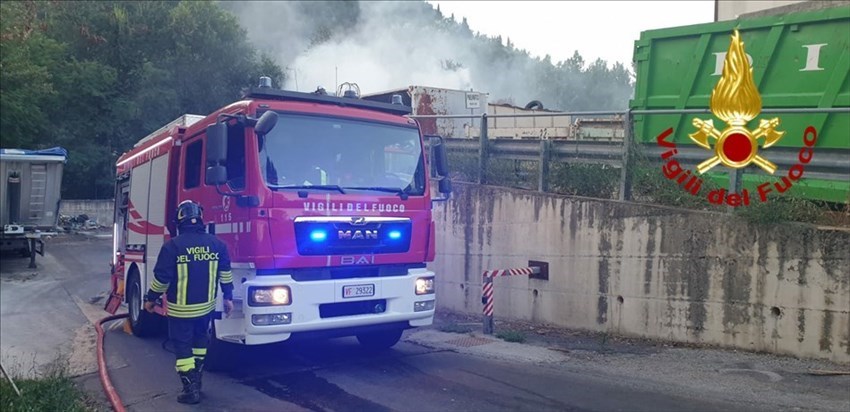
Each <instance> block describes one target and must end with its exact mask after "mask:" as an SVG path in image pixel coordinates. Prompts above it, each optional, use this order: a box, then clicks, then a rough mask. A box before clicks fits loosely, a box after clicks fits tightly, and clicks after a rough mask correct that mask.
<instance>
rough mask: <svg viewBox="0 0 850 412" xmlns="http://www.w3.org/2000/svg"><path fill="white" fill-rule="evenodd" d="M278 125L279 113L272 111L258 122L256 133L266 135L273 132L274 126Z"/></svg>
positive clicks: (264, 114) (255, 126) (255, 128)
mask: <svg viewBox="0 0 850 412" xmlns="http://www.w3.org/2000/svg"><path fill="white" fill-rule="evenodd" d="M276 124H277V113H276V112H273V111H271V110H269V111H267V112H265V113H263V115H262V116H260V119H259V120H257V124H256V125H254V133H257V134H258V135H260V136H263V135H265V134H266V133H268V132H270V131H272V129H274V126H275V125H276Z"/></svg>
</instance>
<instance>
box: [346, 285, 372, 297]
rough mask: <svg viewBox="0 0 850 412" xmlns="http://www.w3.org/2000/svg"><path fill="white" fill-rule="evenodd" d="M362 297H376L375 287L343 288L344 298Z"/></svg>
mask: <svg viewBox="0 0 850 412" xmlns="http://www.w3.org/2000/svg"><path fill="white" fill-rule="evenodd" d="M361 296H375V285H374V284H371V285H349V286H343V287H342V297H343V298H359V297H361Z"/></svg>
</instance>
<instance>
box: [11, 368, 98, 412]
mask: <svg viewBox="0 0 850 412" xmlns="http://www.w3.org/2000/svg"><path fill="white" fill-rule="evenodd" d="M15 385H17V387H18V390H20V391H21V396H20V397H19V396H18V394H17V393H15V390H14V389H13V388H12V385H11V384H9V382H8V381H7V380H6V379H5V377H2V379H0V410H2V411H4V412H40V411H68V412H85V411H91V410H96V409H94V408H92V406H91V401H89V400H88V399H87V398H86V396H85V394H84V393H83V392H82V391H80V389H78V388H77V387H76V386H75V385H74V382H73V381H72V380H71V379H70V378H68V377H64V376H48V377H45V378H43V379H23V380H15Z"/></svg>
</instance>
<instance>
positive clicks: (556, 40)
mask: <svg viewBox="0 0 850 412" xmlns="http://www.w3.org/2000/svg"><path fill="white" fill-rule="evenodd" d="M428 3H430V4H432V5H434V7H436V6H437V5H439V6H440V11H441V12H442V13H443V15H444V16H451V15H452V13H454V16H455V20H457V21H461V20H462V18H463V17H466V19H467V23H468V24H469V27H470V29H471V30H472V31H473V32H475V31H478V32H481V33H482V34H486V35H488V36H496V35H501V36H502V42H503V43H504V42H505V40H506V38H507V37H510V39H511V42H512V43H513V44H514V46H515V47H517V48H519V49H525V50H528V51H529V53H531V55H532V56H534V57H538V56H539V57H543V56H545V55H546V54H549V55H550V56H552V61H553V62H558V61H561V60H566V59H568V58H570V57H571V56H572V55H573V52H574V51H576V50H578V52H579V54H581V56H582V57H583V58H584V60H585V61H588V62H592V61H594V60H596V58H602V59H603V60H606V61H608V63H609V65H610V64H613V63H614V62H615V61H619V62H623V63H626V67H631V65H630V62H631V61H632V51H633V47H634V41H635V40H637V39H638V38H640V32H641V31H644V30H651V29H661V28H666V27H677V26H687V25H691V24H700V23H710V22H713V21H714V0H696V1H693V0H689V1H486V2H485V1H428Z"/></svg>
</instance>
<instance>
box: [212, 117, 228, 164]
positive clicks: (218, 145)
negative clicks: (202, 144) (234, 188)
mask: <svg viewBox="0 0 850 412" xmlns="http://www.w3.org/2000/svg"><path fill="white" fill-rule="evenodd" d="M225 161H227V125H226V124H224V123H221V122H216V123H215V124H211V125H209V126H207V164H208V165H215V164H218V163H222V162H225Z"/></svg>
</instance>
